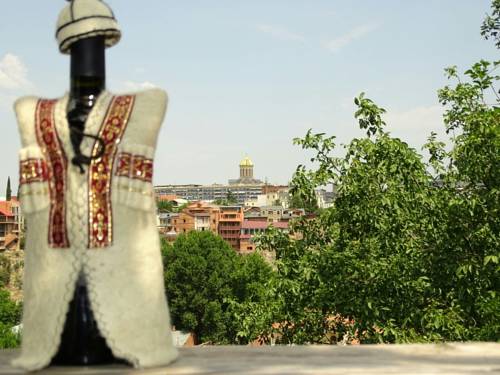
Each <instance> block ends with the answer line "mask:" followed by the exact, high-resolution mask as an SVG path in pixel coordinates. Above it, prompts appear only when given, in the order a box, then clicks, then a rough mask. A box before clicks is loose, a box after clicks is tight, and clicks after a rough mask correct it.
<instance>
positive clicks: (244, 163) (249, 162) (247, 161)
mask: <svg viewBox="0 0 500 375" xmlns="http://www.w3.org/2000/svg"><path fill="white" fill-rule="evenodd" d="M240 167H253V163H252V160H250V158H249V157H248V156H245V158H244V159H243V160H242V161H241V162H240Z"/></svg>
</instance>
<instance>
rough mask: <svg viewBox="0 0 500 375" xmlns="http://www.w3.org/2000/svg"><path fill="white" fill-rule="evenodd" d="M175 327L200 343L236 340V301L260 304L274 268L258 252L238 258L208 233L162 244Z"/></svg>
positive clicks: (204, 232) (222, 242)
mask: <svg viewBox="0 0 500 375" xmlns="http://www.w3.org/2000/svg"><path fill="white" fill-rule="evenodd" d="M162 252H163V260H164V264H165V286H166V290H167V296H168V300H169V304H170V312H171V316H172V323H173V324H174V325H175V326H176V328H178V329H181V330H185V331H191V332H194V333H195V334H196V336H197V338H198V339H199V340H200V341H201V342H213V343H220V344H229V343H233V342H235V341H236V322H235V319H234V316H233V312H232V311H230V309H229V306H230V304H231V302H243V301H248V302H251V301H260V299H261V295H262V294H263V284H264V282H265V281H267V280H268V279H269V278H270V275H271V272H272V271H271V268H270V266H269V265H268V264H267V263H266V262H265V261H264V260H263V259H262V257H261V256H260V255H258V254H252V255H249V256H239V255H237V254H236V252H235V251H234V249H233V248H232V247H231V246H230V245H229V244H228V243H227V242H225V241H224V240H223V239H222V238H221V237H219V236H217V235H215V234H213V233H212V232H209V231H201V232H198V231H192V232H188V233H186V234H181V235H180V236H179V237H178V238H177V240H176V241H175V242H174V243H173V245H171V244H169V243H167V242H164V243H163V245H162Z"/></svg>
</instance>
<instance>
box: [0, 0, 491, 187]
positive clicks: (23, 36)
mask: <svg viewBox="0 0 500 375" xmlns="http://www.w3.org/2000/svg"><path fill="white" fill-rule="evenodd" d="M107 3H108V4H109V5H110V6H111V7H112V8H113V10H114V12H115V14H116V17H117V18H118V22H119V24H120V26H121V27H122V30H123V38H122V41H121V42H120V43H119V44H118V45H117V46H115V47H113V48H111V49H109V50H107V87H108V90H110V91H112V92H124V91H126V92H128V91H134V90H140V89H144V88H149V87H155V86H157V87H161V88H164V89H165V90H166V91H167V92H168V94H169V107H168V110H167V115H166V119H165V123H164V124H163V128H162V131H161V133H160V137H159V140H158V150H157V154H156V163H155V174H154V181H153V182H154V184H155V185H167V184H213V183H220V184H225V183H226V182H227V180H228V179H232V178H237V177H238V169H237V165H238V163H239V161H240V160H241V159H243V158H244V157H245V156H246V155H248V156H249V157H250V158H251V159H252V160H253V162H254V163H255V171H254V174H255V176H256V178H259V179H261V180H262V181H265V180H266V179H267V180H268V182H269V183H272V184H286V183H287V182H288V181H289V180H290V179H291V177H292V174H293V172H294V170H295V168H296V167H297V165H299V164H306V165H309V163H308V160H309V157H310V154H306V153H305V152H304V151H303V150H301V149H300V147H297V146H294V145H293V144H292V139H293V138H294V137H303V136H304V135H305V133H306V132H307V130H308V129H309V128H312V129H313V131H314V132H325V133H327V134H328V135H336V136H337V137H338V138H337V139H338V142H339V143H343V142H344V143H345V142H348V141H349V140H350V139H352V138H353V137H355V136H358V135H360V134H362V133H360V132H359V131H358V130H357V126H356V121H355V120H354V119H353V112H354V104H353V98H354V97H355V96H357V95H358V94H359V93H360V92H362V91H365V92H367V96H368V97H370V98H372V99H373V100H375V101H376V102H377V104H379V105H380V106H382V107H384V108H386V109H387V112H388V113H387V116H386V121H387V123H388V124H389V130H390V131H391V132H392V133H393V134H394V135H395V136H398V137H401V138H402V139H403V140H404V141H406V142H408V143H409V144H410V145H411V146H413V147H415V148H417V149H418V150H419V149H420V147H421V145H422V144H423V143H424V142H425V139H426V137H427V136H428V135H429V134H430V132H431V131H436V132H437V133H438V134H439V135H440V136H443V133H444V127H443V125H442V120H441V115H442V108H441V107H440V106H439V104H438V101H437V95H436V91H437V89H439V88H440V87H443V86H444V85H446V84H447V80H446V78H445V76H444V74H443V69H444V68H445V67H447V66H450V65H457V66H458V68H459V71H464V70H466V69H467V68H468V67H469V66H470V65H471V64H472V63H474V62H476V61H478V60H479V59H481V58H484V59H490V60H492V59H494V58H498V51H497V50H495V48H494V47H493V45H492V43H491V42H488V41H484V40H482V38H481V36H480V31H479V28H480V24H481V22H482V20H483V18H484V16H485V14H486V13H487V12H489V6H490V4H491V1H490V0H474V1H470V0H442V1H430V0H427V1H420V2H407V1H406V2H402V1H399V0H384V1H378V2H374V1H369V0H361V1H359V2H357V3H356V6H353V5H352V2H348V1H328V0H317V1H314V2H305V1H299V0H286V1H285V0H255V1H252V2H247V1H241V0H239V1H238V0H236V1H235V0H231V1H230V0H224V1H221V0H216V1H212V2H210V3H208V2H201V1H196V0H195V1H190V2H177V1H173V0H146V1H142V2H137V1H131V0H121V1H118V0H108V1H107ZM65 4H66V2H65V1H63V0H60V1H50V2H41V1H34V0H31V1H22V2H15V1H11V2H6V3H5V4H4V7H3V12H2V16H1V22H0V124H1V125H2V130H3V131H2V137H1V139H0V146H1V149H2V169H1V171H0V172H1V173H0V189H2V190H0V195H4V189H5V186H6V184H7V177H8V176H10V177H11V182H12V191H13V194H15V192H16V191H17V178H18V161H17V152H18V149H19V147H20V143H19V135H18V132H17V125H16V121H15V116H14V113H13V110H12V104H13V101H14V100H15V98H17V97H19V96H22V95H31V94H33V95H39V96H44V97H60V96H62V95H63V94H64V92H65V91H67V90H68V86H69V59H68V57H67V56H63V55H61V54H59V53H58V50H57V45H56V42H55V38H54V31H55V22H56V19H57V15H58V13H59V11H60V10H61V9H62V7H63V6H64V5H65ZM27 22H29V27H27V26H25V27H24V26H23V27H20V25H24V24H25V23H27ZM341 151H342V150H339V153H340V152H341Z"/></svg>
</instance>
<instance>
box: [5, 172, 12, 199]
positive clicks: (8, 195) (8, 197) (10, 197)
mask: <svg viewBox="0 0 500 375" xmlns="http://www.w3.org/2000/svg"><path fill="white" fill-rule="evenodd" d="M11 199H12V190H11V189H10V176H9V177H8V178H7V189H6V191H5V200H6V201H10V200H11Z"/></svg>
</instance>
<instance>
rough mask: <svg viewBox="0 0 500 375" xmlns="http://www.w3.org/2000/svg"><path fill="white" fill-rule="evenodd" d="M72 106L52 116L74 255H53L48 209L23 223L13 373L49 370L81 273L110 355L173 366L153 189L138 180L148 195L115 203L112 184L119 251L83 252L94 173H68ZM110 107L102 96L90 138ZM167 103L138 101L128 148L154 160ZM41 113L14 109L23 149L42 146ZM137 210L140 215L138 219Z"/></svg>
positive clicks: (29, 107) (143, 97)
mask: <svg viewBox="0 0 500 375" xmlns="http://www.w3.org/2000/svg"><path fill="white" fill-rule="evenodd" d="M67 99H68V97H67V95H66V96H65V97H64V98H62V99H60V100H59V101H58V103H57V105H56V112H55V114H56V116H55V117H56V125H57V130H58V133H59V135H60V137H61V142H62V143H63V147H64V149H65V151H66V155H67V158H68V161H69V165H68V187H67V193H68V200H67V220H68V237H69V240H70V246H71V248H70V249H50V248H48V246H47V233H48V232H47V231H48V208H46V209H44V210H40V211H37V212H35V213H33V214H31V215H30V216H28V217H27V222H28V228H29V230H28V234H27V240H26V261H25V262H26V268H25V277H24V280H25V284H24V288H25V302H24V303H25V304H24V315H23V324H24V330H23V344H22V345H23V347H22V352H21V356H20V357H19V358H18V359H16V360H15V361H14V362H13V364H14V365H15V366H18V367H22V368H24V369H27V370H37V369H40V368H42V367H45V366H46V365H47V364H48V363H49V362H50V360H51V358H52V357H53V356H54V355H55V353H56V351H57V348H58V346H59V343H60V335H61V332H62V329H63V326H64V321H65V316H66V312H67V309H68V304H69V301H70V300H71V297H72V295H73V292H74V286H75V282H76V280H77V277H78V274H79V273H80V271H83V272H84V275H85V277H86V280H87V287H88V291H89V299H90V302H91V305H92V310H93V312H94V315H95V318H96V321H97V324H98V327H99V329H100V331H101V333H102V334H103V336H104V338H105V339H106V342H107V343H108V345H109V347H110V348H111V350H112V351H113V354H114V355H115V356H116V357H119V358H124V359H126V360H128V361H129V362H130V363H132V364H133V365H134V366H135V367H150V366H158V365H165V364H168V363H170V362H171V361H172V360H174V359H175V358H176V357H177V351H176V349H175V347H174V346H173V340H172V337H171V331H170V320H169V312H168V307H167V303H166V299H165V290H164V286H163V267H162V259H161V254H160V242H159V236H158V232H157V230H156V220H155V205H154V198H153V196H152V185H151V183H149V182H145V181H134V187H135V188H136V189H141V191H142V192H143V194H138V195H139V196H137V195H133V196H132V197H131V196H129V195H128V193H130V194H133V193H135V194H137V190H134V191H128V193H127V192H124V193H125V194H117V191H118V190H117V189H118V188H119V187H118V183H119V180H120V179H117V178H113V179H112V189H113V190H112V194H111V200H112V211H113V221H114V226H113V244H112V245H111V246H109V247H107V248H102V249H87V248H86V246H87V241H88V207H87V204H88V199H87V197H88V182H87V181H88V168H87V169H86V173H85V174H84V175H80V174H79V172H78V169H77V168H75V167H74V166H72V165H71V164H70V160H71V158H72V156H73V151H72V147H71V144H70V141H69V134H68V129H67V120H66V113H65V108H66V104H67ZM110 100H111V95H110V94H109V93H107V92H104V93H102V94H101V95H100V96H99V98H98V101H97V103H96V105H95V106H94V108H93V109H92V112H91V113H90V115H89V118H88V121H87V123H86V127H85V132H86V133H90V134H94V135H96V134H98V132H99V129H100V126H101V123H102V120H103V118H104V116H105V113H106V110H107V108H108V105H109V102H110ZM166 100H167V98H166V94H165V93H164V92H163V91H161V90H157V89H155V90H149V91H146V92H141V93H138V94H136V101H135V104H134V108H133V111H132V114H131V116H130V120H129V122H128V125H127V128H126V130H125V133H124V136H123V139H122V144H123V147H125V149H127V147H128V150H130V151H135V152H143V151H144V152H148V153H149V155H145V156H148V157H152V155H151V153H152V152H153V151H154V148H155V147H156V140H157V135H158V131H159V129H160V125H161V123H162V121H163V117H164V114H165V110H166ZM35 106H36V98H27V99H23V100H20V101H18V102H17V104H16V112H17V117H18V122H19V126H20V131H21V138H22V140H23V146H25V147H26V146H27V145H28V144H30V145H36V137H34V132H33V130H34V124H33V119H34V112H35ZM92 144H93V142H91V141H88V140H84V142H83V143H82V148H81V149H82V152H83V153H84V154H85V155H89V154H90V152H91V147H92ZM127 145H128V146H127ZM120 147H121V145H120ZM148 150H149V151H148ZM131 202H132V204H131ZM134 202H135V203H138V204H140V205H142V207H143V209H141V210H137V208H136V207H135V205H134Z"/></svg>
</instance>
